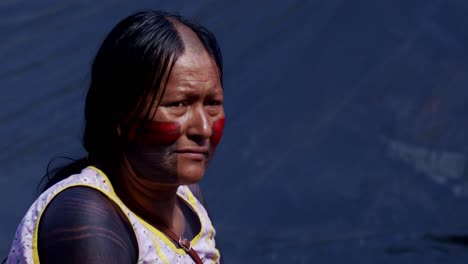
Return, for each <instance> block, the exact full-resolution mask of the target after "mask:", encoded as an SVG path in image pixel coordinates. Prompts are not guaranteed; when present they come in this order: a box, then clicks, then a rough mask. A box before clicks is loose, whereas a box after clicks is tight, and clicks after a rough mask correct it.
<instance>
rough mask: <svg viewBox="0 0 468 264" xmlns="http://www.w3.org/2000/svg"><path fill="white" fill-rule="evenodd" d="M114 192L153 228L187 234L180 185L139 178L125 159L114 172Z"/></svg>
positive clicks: (112, 171)
mask: <svg viewBox="0 0 468 264" xmlns="http://www.w3.org/2000/svg"><path fill="white" fill-rule="evenodd" d="M111 173H112V174H113V176H114V179H115V181H114V182H113V185H114V189H115V191H116V193H117V195H118V196H119V198H120V199H121V200H122V201H123V202H124V203H125V205H126V206H127V207H128V208H129V209H130V210H132V211H133V212H134V213H136V214H137V215H138V216H139V217H141V218H143V219H144V220H145V221H147V222H148V223H149V224H151V225H153V226H156V227H157V226H163V227H166V228H169V229H171V230H172V232H174V233H175V234H177V235H181V234H183V233H184V229H185V220H184V215H183V212H182V210H181V208H180V206H179V205H178V199H177V189H178V185H176V184H160V183H155V182H153V181H150V180H148V179H145V178H143V177H139V176H137V175H136V173H135V172H134V171H133V170H132V168H131V166H130V164H129V163H128V162H127V161H126V160H125V161H124V162H121V163H120V165H118V166H117V167H115V168H114V169H112V170H111Z"/></svg>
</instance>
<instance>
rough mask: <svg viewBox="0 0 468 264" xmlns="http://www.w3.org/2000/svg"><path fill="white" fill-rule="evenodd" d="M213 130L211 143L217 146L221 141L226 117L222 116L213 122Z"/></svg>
mask: <svg viewBox="0 0 468 264" xmlns="http://www.w3.org/2000/svg"><path fill="white" fill-rule="evenodd" d="M211 129H212V130H213V135H211V138H210V139H211V143H212V144H213V145H214V146H216V145H218V144H219V142H220V141H221V137H222V136H223V130H224V118H220V119H218V120H216V121H215V122H214V123H213V126H212V128H211Z"/></svg>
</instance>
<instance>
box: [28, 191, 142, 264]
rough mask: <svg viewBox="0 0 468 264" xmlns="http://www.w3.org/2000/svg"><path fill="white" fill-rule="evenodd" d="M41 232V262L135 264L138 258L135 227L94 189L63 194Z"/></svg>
mask: <svg viewBox="0 0 468 264" xmlns="http://www.w3.org/2000/svg"><path fill="white" fill-rule="evenodd" d="M37 231H38V251H39V256H40V260H41V261H45V262H46V263H64V262H66V263H71V262H70V260H73V263H135V262H136V260H137V257H138V245H137V241H136V238H135V235H134V232H133V229H132V227H131V224H130V223H129V222H128V220H127V218H126V217H125V215H124V214H123V212H122V211H121V210H120V209H119V207H118V206H117V205H116V204H115V203H114V202H113V201H112V200H111V199H109V198H108V197H107V196H106V195H105V194H103V193H102V192H101V191H99V190H96V189H94V188H89V187H86V186H77V187H71V188H67V189H65V190H63V191H62V192H60V193H59V194H58V195H57V196H56V197H54V198H53V200H52V201H50V203H49V204H48V206H47V208H46V209H45V211H44V212H43V214H42V216H41V219H40V222H39V228H38V230H37Z"/></svg>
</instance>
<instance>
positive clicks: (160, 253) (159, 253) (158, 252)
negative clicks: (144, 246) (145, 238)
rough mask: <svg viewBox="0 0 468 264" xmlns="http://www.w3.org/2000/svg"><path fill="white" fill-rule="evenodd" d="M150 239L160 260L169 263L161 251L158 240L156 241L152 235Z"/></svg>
mask: <svg viewBox="0 0 468 264" xmlns="http://www.w3.org/2000/svg"><path fill="white" fill-rule="evenodd" d="M151 240H153V244H154V247H155V248H156V252H157V254H158V256H159V257H160V258H161V260H162V261H163V262H164V263H165V264H169V261H168V260H167V258H166V256H164V254H163V253H162V251H161V247H160V246H159V243H158V241H156V239H154V237H152V238H151Z"/></svg>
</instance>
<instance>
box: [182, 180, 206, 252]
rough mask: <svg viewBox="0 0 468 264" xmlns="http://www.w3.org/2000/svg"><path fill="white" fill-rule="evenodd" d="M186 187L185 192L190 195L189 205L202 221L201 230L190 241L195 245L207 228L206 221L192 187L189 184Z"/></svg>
mask: <svg viewBox="0 0 468 264" xmlns="http://www.w3.org/2000/svg"><path fill="white" fill-rule="evenodd" d="M184 187H185V192H186V194H187V197H188V202H189V206H190V207H191V208H192V211H194V212H195V214H196V215H197V217H198V220H199V221H200V232H199V233H198V234H197V235H196V236H195V237H194V238H193V239H192V240H191V241H190V244H192V246H193V245H195V244H196V243H198V241H199V240H200V239H201V237H202V235H203V230H204V229H205V221H203V219H202V217H201V215H200V212H199V211H198V210H197V200H196V198H195V196H194V195H193V193H192V192H191V191H190V189H189V188H188V187H187V186H184ZM184 200H185V199H184Z"/></svg>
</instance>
